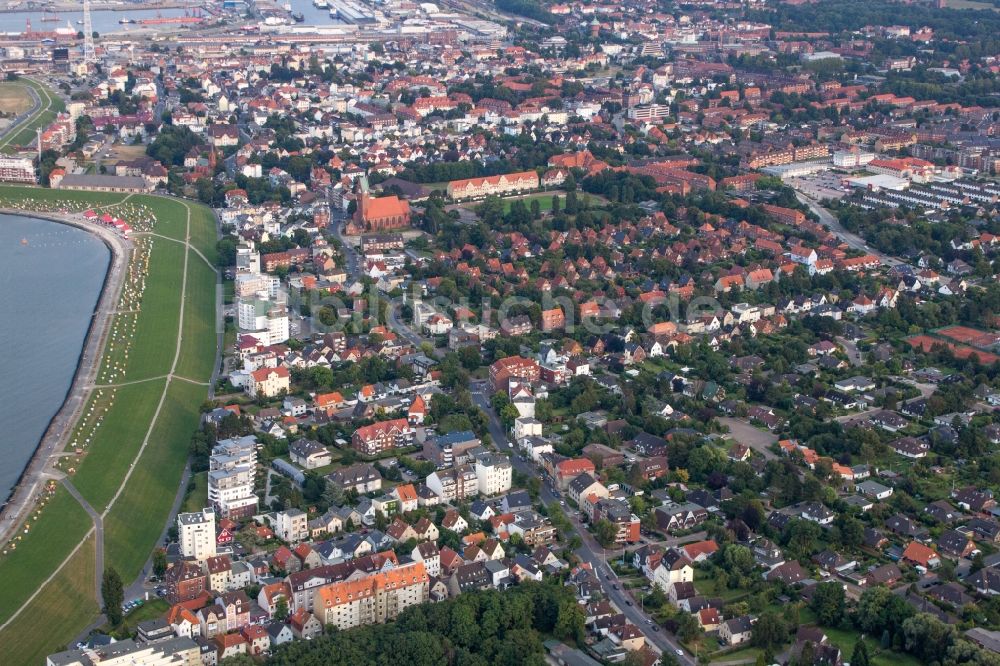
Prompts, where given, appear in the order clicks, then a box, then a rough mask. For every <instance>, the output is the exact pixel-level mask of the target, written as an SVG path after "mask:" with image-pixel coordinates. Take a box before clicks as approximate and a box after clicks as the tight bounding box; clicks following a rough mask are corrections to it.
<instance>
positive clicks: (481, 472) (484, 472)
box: [475, 453, 513, 497]
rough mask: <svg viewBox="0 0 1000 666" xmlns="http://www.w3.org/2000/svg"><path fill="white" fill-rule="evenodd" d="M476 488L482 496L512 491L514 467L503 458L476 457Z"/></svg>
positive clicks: (483, 455)
mask: <svg viewBox="0 0 1000 666" xmlns="http://www.w3.org/2000/svg"><path fill="white" fill-rule="evenodd" d="M475 470H476V486H477V488H478V490H479V494H480V495H486V496H487V497H489V496H491V495H499V494H500V493H505V492H507V491H508V490H510V485H511V479H512V474H513V467H512V466H511V464H510V461H509V460H507V458H505V457H503V456H499V455H496V454H493V453H483V454H481V455H479V456H477V457H476V463H475Z"/></svg>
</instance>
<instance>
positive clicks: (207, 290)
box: [174, 246, 216, 382]
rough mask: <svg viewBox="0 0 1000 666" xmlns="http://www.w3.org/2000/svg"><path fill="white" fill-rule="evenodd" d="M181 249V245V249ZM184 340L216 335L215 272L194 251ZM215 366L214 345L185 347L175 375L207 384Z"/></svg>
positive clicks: (185, 308)
mask: <svg viewBox="0 0 1000 666" xmlns="http://www.w3.org/2000/svg"><path fill="white" fill-rule="evenodd" d="M178 247H180V246H178ZM186 291H187V296H186V298H185V300H184V330H183V333H182V334H181V336H182V338H183V339H184V340H211V339H214V338H215V337H216V333H215V272H214V271H213V270H212V269H211V268H209V267H208V265H207V264H206V263H205V262H204V261H202V260H201V259H200V258H199V257H198V255H196V254H194V253H193V252H192V253H191V254H190V256H189V257H188V279H187V290H186ZM214 367H215V345H207V344H205V345H200V344H199V345H183V346H182V347H181V355H180V358H179V359H178V360H177V369H176V370H175V371H174V372H175V374H177V375H179V376H181V377H185V378H186V379H193V380H194V381H198V382H207V381H208V380H209V379H211V378H212V369H213V368H214Z"/></svg>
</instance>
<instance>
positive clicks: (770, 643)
mask: <svg viewBox="0 0 1000 666" xmlns="http://www.w3.org/2000/svg"><path fill="white" fill-rule="evenodd" d="M750 640H751V643H752V644H753V645H754V647H759V648H762V649H764V650H774V649H775V648H779V647H781V646H782V645H784V644H785V642H786V641H787V640H788V627H786V626H785V621H784V620H782V619H781V616H780V615H778V614H777V613H775V612H774V611H768V612H766V613H764V614H763V615H761V616H760V617H759V618H758V619H757V622H755V623H754V625H753V634H752V636H751V639H750Z"/></svg>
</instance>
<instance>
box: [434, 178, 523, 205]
mask: <svg viewBox="0 0 1000 666" xmlns="http://www.w3.org/2000/svg"><path fill="white" fill-rule="evenodd" d="M538 186H539V184H538V174H537V173H535V172H534V171H522V172H520V173H506V174H502V175H499V176H485V177H483V178H464V179H462V180H453V181H451V182H449V183H448V186H447V188H446V190H445V191H446V193H447V194H448V198H449V199H452V200H455V201H459V200H462V199H479V198H482V197H488V196H490V195H495V196H505V195H507V194H516V193H519V192H528V191H529V190H537V189H538Z"/></svg>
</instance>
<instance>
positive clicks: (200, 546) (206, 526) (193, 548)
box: [177, 509, 215, 561]
mask: <svg viewBox="0 0 1000 666" xmlns="http://www.w3.org/2000/svg"><path fill="white" fill-rule="evenodd" d="M177 535H178V537H179V539H180V544H181V555H183V556H184V557H193V558H194V559H196V560H199V561H200V560H206V559H208V558H209V557H215V511H213V510H212V509H202V510H201V511H200V512H198V513H179V514H177Z"/></svg>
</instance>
